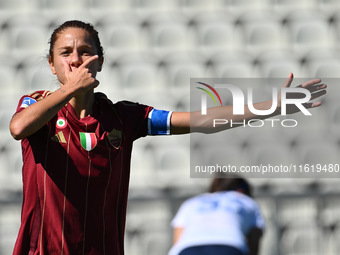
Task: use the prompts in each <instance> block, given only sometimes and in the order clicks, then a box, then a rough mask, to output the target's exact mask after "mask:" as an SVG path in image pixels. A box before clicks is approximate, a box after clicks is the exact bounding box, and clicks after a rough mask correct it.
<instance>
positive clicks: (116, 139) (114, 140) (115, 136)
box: [107, 129, 122, 149]
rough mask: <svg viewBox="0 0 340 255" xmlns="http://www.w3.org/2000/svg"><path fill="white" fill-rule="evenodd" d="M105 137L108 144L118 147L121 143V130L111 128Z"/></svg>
mask: <svg viewBox="0 0 340 255" xmlns="http://www.w3.org/2000/svg"><path fill="white" fill-rule="evenodd" d="M107 138H108V140H109V142H110V144H111V145H112V146H113V147H114V148H115V149H119V147H120V145H121V143H122V131H120V130H117V129H112V131H111V132H110V133H108V134H107Z"/></svg>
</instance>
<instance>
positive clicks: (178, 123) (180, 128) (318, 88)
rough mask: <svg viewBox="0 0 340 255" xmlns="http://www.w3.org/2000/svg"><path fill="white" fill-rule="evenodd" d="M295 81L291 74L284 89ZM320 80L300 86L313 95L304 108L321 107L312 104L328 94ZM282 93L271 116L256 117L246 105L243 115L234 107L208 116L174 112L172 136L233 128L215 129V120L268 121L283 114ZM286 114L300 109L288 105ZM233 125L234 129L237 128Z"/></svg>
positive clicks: (212, 110) (267, 104) (262, 104)
mask: <svg viewBox="0 0 340 255" xmlns="http://www.w3.org/2000/svg"><path fill="white" fill-rule="evenodd" d="M292 81H293V74H292V73H291V74H290V75H289V77H288V78H287V80H286V81H285V83H284V85H283V87H282V88H289V87H290V85H291V83H292ZM320 82H321V80H320V79H314V80H309V81H307V82H305V83H303V84H302V85H300V86H298V87H300V88H304V89H307V90H308V91H309V92H310V93H311V99H310V101H309V102H307V103H304V104H303V107H304V108H306V109H309V108H315V107H318V106H320V105H321V102H311V100H314V99H316V98H319V97H321V96H322V95H324V94H325V93H326V90H325V89H326V87H327V86H326V85H325V84H320ZM281 93H282V90H281V92H280V95H279V96H278V100H277V107H276V110H275V111H274V112H273V113H272V114H270V115H256V114H254V113H253V112H252V111H250V109H249V108H248V106H247V105H245V107H244V108H245V109H244V114H243V115H234V114H233V106H231V105H227V106H219V107H212V108H209V109H208V110H207V114H206V115H202V114H201V112H200V111H197V112H174V113H173V114H172V117H171V134H187V133H190V132H201V133H215V132H219V131H222V130H225V129H229V128H231V126H230V125H228V124H226V125H219V127H214V126H213V123H214V119H223V120H228V123H229V124H230V123H237V122H239V123H242V122H243V121H246V122H247V121H248V120H250V119H254V118H256V119H266V118H270V117H273V116H276V115H278V114H280V113H281V106H282V102H281ZM299 97H301V93H289V99H294V98H299ZM272 104H273V102H272V101H271V100H270V101H265V102H260V103H256V104H254V108H255V109H257V110H268V109H270V108H271V107H272ZM285 110H286V114H292V113H296V112H299V111H300V109H299V108H298V107H295V106H294V105H288V106H287V109H285ZM236 126H237V125H233V126H232V127H236Z"/></svg>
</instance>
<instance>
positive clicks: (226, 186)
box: [209, 175, 252, 197]
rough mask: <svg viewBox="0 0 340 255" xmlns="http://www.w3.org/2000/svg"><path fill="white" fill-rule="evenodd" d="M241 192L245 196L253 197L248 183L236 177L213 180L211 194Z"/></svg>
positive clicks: (224, 176)
mask: <svg viewBox="0 0 340 255" xmlns="http://www.w3.org/2000/svg"><path fill="white" fill-rule="evenodd" d="M231 190H233V191H237V190H241V191H242V192H243V193H244V194H245V195H247V196H249V197H252V190H251V187H250V185H249V183H248V181H247V180H246V179H244V178H242V177H239V176H236V175H223V176H217V177H216V178H214V179H213V181H212V183H211V185H210V189H209V192H217V191H231Z"/></svg>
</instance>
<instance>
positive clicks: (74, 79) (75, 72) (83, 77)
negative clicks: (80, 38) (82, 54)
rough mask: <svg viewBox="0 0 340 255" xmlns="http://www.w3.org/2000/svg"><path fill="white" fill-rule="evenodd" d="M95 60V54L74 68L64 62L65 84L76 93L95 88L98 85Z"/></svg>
mask: <svg viewBox="0 0 340 255" xmlns="http://www.w3.org/2000/svg"><path fill="white" fill-rule="evenodd" d="M97 60H98V56H97V55H95V56H91V57H89V58H88V59H86V60H85V61H84V62H83V63H82V64H81V65H80V66H79V67H76V68H75V67H73V66H71V65H70V64H68V63H65V65H64V67H65V77H66V83H65V84H68V85H69V86H71V87H72V88H73V89H74V90H75V91H76V92H78V93H82V92H85V91H88V90H90V89H94V88H96V87H97V86H98V85H99V81H98V80H97V79H96V77H95V76H96V73H97V71H96V70H95V69H96V65H97V64H96V61H97Z"/></svg>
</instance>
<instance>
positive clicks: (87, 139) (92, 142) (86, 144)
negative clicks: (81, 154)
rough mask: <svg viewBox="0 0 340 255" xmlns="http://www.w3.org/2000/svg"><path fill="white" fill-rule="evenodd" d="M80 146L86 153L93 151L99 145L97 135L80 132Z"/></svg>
mask: <svg viewBox="0 0 340 255" xmlns="http://www.w3.org/2000/svg"><path fill="white" fill-rule="evenodd" d="M79 136H80V144H81V147H83V149H84V150H86V151H91V150H93V149H94V147H96V145H97V137H96V134H95V133H85V132H79Z"/></svg>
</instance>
